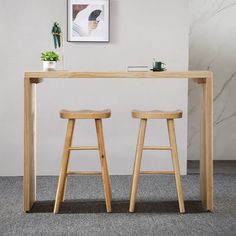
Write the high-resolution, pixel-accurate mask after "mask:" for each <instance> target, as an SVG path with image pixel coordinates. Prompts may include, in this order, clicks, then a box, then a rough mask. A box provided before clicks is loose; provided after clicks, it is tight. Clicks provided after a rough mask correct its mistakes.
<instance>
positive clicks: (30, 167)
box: [24, 78, 36, 212]
mask: <svg viewBox="0 0 236 236" xmlns="http://www.w3.org/2000/svg"><path fill="white" fill-rule="evenodd" d="M35 98H36V84H35V83H31V81H30V78H25V79H24V211H25V212H28V211H30V209H31V207H32V205H33V203H34V202H35V200H36V173H35V169H36V166H35V165H36V137H35V132H36V100H35Z"/></svg>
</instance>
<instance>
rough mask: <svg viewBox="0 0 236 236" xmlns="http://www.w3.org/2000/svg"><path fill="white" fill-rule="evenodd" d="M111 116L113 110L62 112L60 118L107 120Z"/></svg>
mask: <svg viewBox="0 0 236 236" xmlns="http://www.w3.org/2000/svg"><path fill="white" fill-rule="evenodd" d="M110 116H111V110H109V109H106V110H101V111H95V110H80V111H69V110H61V111H60V117H61V118H62V119H105V118H109V117H110Z"/></svg>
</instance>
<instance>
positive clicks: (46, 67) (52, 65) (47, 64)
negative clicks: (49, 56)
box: [43, 61, 57, 71]
mask: <svg viewBox="0 0 236 236" xmlns="http://www.w3.org/2000/svg"><path fill="white" fill-rule="evenodd" d="M56 64H57V62H56V61H43V71H51V70H55V69H56Z"/></svg>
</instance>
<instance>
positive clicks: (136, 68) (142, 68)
mask: <svg viewBox="0 0 236 236" xmlns="http://www.w3.org/2000/svg"><path fill="white" fill-rule="evenodd" d="M127 70H128V72H132V71H148V66H128V68H127Z"/></svg>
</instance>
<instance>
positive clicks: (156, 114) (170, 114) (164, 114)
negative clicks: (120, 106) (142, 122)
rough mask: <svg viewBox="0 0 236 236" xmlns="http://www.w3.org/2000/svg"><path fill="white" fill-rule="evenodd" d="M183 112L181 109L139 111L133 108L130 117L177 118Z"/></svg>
mask: <svg viewBox="0 0 236 236" xmlns="http://www.w3.org/2000/svg"><path fill="white" fill-rule="evenodd" d="M182 116H183V112H182V111H181V110H176V111H159V110H152V111H140V110H133V111H132V117H133V118H138V119H178V118H182Z"/></svg>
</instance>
